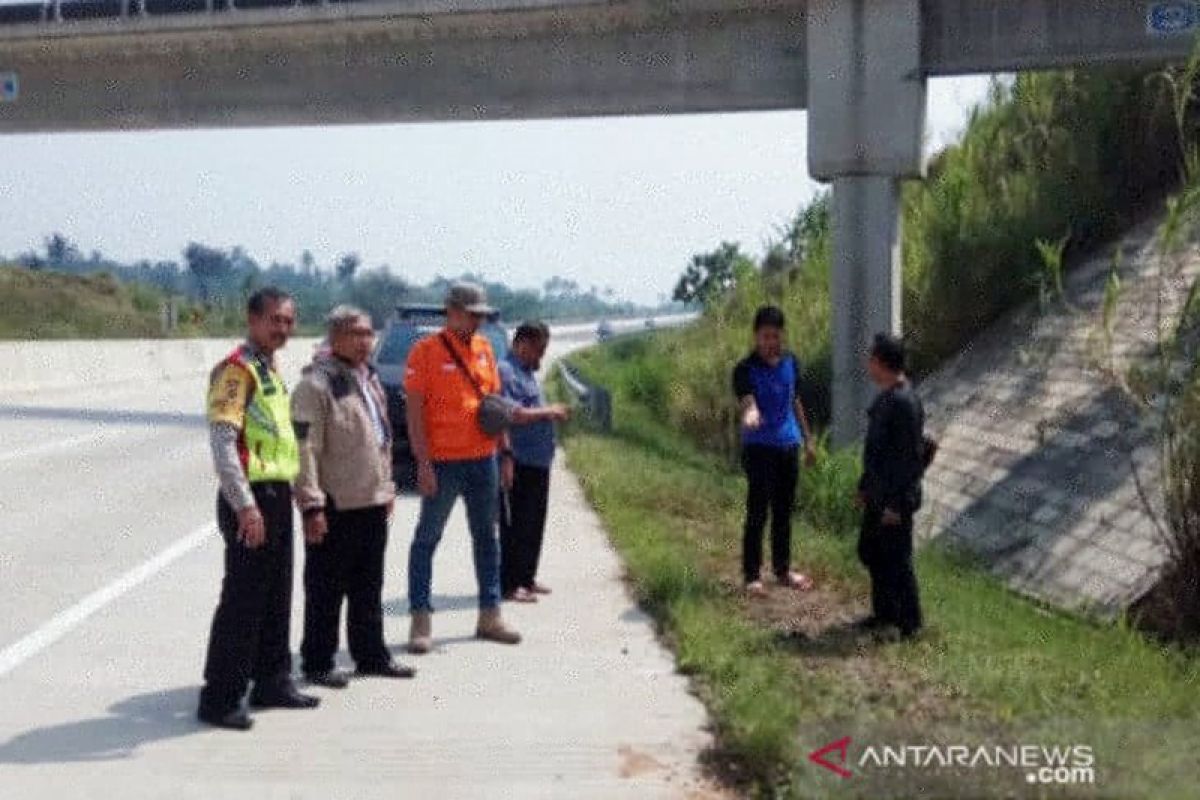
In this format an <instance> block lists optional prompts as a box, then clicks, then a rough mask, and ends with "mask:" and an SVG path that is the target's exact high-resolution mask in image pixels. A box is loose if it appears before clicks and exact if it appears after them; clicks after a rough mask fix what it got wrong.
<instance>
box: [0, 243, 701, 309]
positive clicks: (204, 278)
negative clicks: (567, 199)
mask: <svg viewBox="0 0 1200 800" xmlns="http://www.w3.org/2000/svg"><path fill="white" fill-rule="evenodd" d="M180 255H181V259H180V260H179V261H165V260H164V261H149V260H140V261H135V262H133V263H123V262H120V261H116V260H114V259H111V258H106V257H105V256H104V255H103V254H102V253H100V252H99V251H97V250H93V251H92V252H91V253H90V255H85V254H84V252H83V251H82V250H81V249H80V248H79V247H78V245H76V244H75V243H74V242H72V241H71V240H70V239H68V238H67V237H66V236H64V235H63V234H62V233H57V232H56V233H53V234H51V235H50V236H47V237H46V238H45V240H44V242H43V248H42V250H40V251H29V252H26V253H22V254H20V255H18V256H17V257H16V258H14V259H12V261H13V262H14V263H16V264H18V265H20V266H24V267H26V268H28V269H33V270H38V269H51V270H55V271H57V272H65V273H73V274H92V273H101V272H103V273H108V274H110V275H112V276H114V277H115V278H117V279H118V280H120V281H122V282H124V283H132V284H139V285H146V286H152V287H154V288H155V289H157V290H159V291H160V292H162V293H163V294H164V295H167V296H170V297H176V298H181V299H184V300H186V301H187V302H189V303H191V304H193V305H194V306H195V307H196V308H197V309H199V311H197V312H196V313H203V314H208V315H210V316H214V317H225V316H228V317H229V318H230V319H231V320H234V321H236V319H237V318H238V316H239V314H240V310H241V308H242V303H243V302H244V301H245V298H246V297H248V296H249V295H250V293H252V292H253V291H254V290H255V289H257V288H259V287H261V286H266V285H274V286H279V287H282V288H284V289H286V290H288V291H289V292H291V293H292V294H293V295H294V296H295V297H296V300H297V303H298V305H299V309H300V323H301V324H302V325H306V326H311V325H316V324H319V323H320V322H321V320H322V318H323V316H324V314H325V313H326V312H327V311H328V310H329V308H331V307H332V306H333V305H335V304H337V303H341V302H346V303H353V304H354V305H357V306H360V307H362V308H364V309H366V310H367V311H369V312H370V313H371V315H372V317H373V318H374V320H375V322H376V324H380V325H381V324H382V323H383V322H384V321H385V320H386V319H387V317H388V316H389V315H390V314H391V313H392V311H393V309H394V308H395V307H396V306H397V305H398V304H401V303H440V302H441V300H442V297H443V296H444V295H445V290H446V288H447V287H448V286H449V285H450V284H451V283H453V282H454V281H457V280H471V281H474V282H476V283H480V284H482V285H483V286H484V287H485V288H486V289H487V292H488V297H489V299H490V301H491V302H492V304H493V305H495V306H496V307H497V308H499V309H500V311H501V314H502V315H503V317H504V318H505V319H510V320H518V319H526V318H535V317H536V318H541V319H595V318H599V317H616V316H633V315H637V314H646V313H659V312H662V311H667V310H674V309H676V308H678V305H677V304H669V303H666V302H665V298H664V302H663V303H661V304H660V306H659V307H657V308H647V307H644V306H638V305H636V304H633V303H629V302H624V301H618V300H617V299H616V295H615V292H614V291H613V290H612V289H611V288H599V287H597V286H589V287H586V288H585V287H583V286H581V285H579V284H578V283H577V282H576V281H573V280H570V279H567V278H563V277H559V276H553V277H551V278H549V279H548V280H546V281H545V283H544V284H543V285H542V287H541V288H540V289H514V288H511V287H509V286H507V285H506V284H504V283H502V282H499V281H496V280H489V279H488V278H487V277H486V276H484V275H482V274H478V273H464V274H461V275H454V276H439V277H437V278H435V279H434V280H433V281H430V282H428V283H427V284H424V285H421V284H417V283H413V282H409V281H407V280H405V279H404V278H403V277H402V276H400V275H398V274H396V272H395V271H393V270H392V269H391V268H390V267H388V266H387V265H380V266H376V267H373V268H364V267H363V262H362V259H361V258H360V257H359V255H358V254H357V253H346V254H344V255H342V256H340V257H338V258H337V260H336V261H335V262H334V263H333V264H330V265H327V266H326V265H320V264H318V263H317V260H316V259H315V258H314V257H313V254H312V253H311V252H309V251H307V250H306V251H304V252H303V253H301V255H300V258H299V261H298V263H294V264H292V263H280V262H272V263H271V264H269V265H266V266H264V265H262V264H260V263H259V262H258V261H256V260H255V259H254V258H253V257H251V256H250V254H249V253H248V252H247V251H246V250H245V249H244V248H242V247H237V246H235V247H232V248H229V249H224V248H220V247H213V246H211V245H207V244H203V243H200V242H190V243H188V245H187V246H186V247H185V248H184V249H183V251H182V253H181V254H180ZM0 261H3V259H0Z"/></svg>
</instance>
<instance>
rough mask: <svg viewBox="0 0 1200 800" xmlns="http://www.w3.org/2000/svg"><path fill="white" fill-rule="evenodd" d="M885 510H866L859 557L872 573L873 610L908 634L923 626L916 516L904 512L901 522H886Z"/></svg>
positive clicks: (874, 613) (880, 617)
mask: <svg viewBox="0 0 1200 800" xmlns="http://www.w3.org/2000/svg"><path fill="white" fill-rule="evenodd" d="M882 516H883V510H882V509H878V508H875V509H872V508H868V509H867V510H866V511H865V512H864V513H863V522H862V529H861V531H860V532H859V537H858V557H859V559H860V560H861V561H862V563H863V565H864V566H866V568H867V571H868V572H870V574H871V613H872V614H873V615H874V616H875V617H876V618H878V619H879V620H881V621H883V622H887V623H890V624H892V625H895V626H896V627H898V628H899V629H900V630H901V631H903V632H904V633H914V632H916V631H917V630H919V629H920V628H921V624H922V620H921V600H920V596H919V594H918V591H917V573H916V571H915V570H914V569H913V518H912V514H903V515H902V516H901V519H900V524H899V525H883V524H882V522H881V521H880V520H881V517H882Z"/></svg>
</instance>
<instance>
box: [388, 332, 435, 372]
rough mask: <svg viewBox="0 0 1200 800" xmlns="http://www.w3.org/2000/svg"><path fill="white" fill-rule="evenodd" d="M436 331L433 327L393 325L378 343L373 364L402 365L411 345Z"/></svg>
mask: <svg viewBox="0 0 1200 800" xmlns="http://www.w3.org/2000/svg"><path fill="white" fill-rule="evenodd" d="M437 330H438V328H437V326H434V325H393V326H392V327H391V328H389V329H388V332H387V333H386V334H385V335H384V338H383V341H381V342H380V343H379V350H378V351H377V352H376V353H375V363H376V364H389V365H390V364H396V365H403V364H404V362H405V361H406V360H407V359H408V352H409V351H410V350H412V347H413V345H414V344H416V343H417V342H419V341H420V340H421V339H424V338H425V337H426V336H428V335H429V334H431V333H437Z"/></svg>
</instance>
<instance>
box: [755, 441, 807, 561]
mask: <svg viewBox="0 0 1200 800" xmlns="http://www.w3.org/2000/svg"><path fill="white" fill-rule="evenodd" d="M742 467H743V468H744V469H745V470H746V480H747V491H746V525H745V529H744V531H743V533H742V575H743V577H744V578H745V579H746V582H747V583H750V582H751V581H756V580H758V579H759V577H760V575H759V573H760V572H761V570H762V540H763V529H764V528H765V527H766V525H767V514H768V512H769V513H770V515H771V566H772V568H773V569H774V571H775V574H776V575H778V576H784V575H787V572H788V570H790V569H791V564H792V508H793V506H795V504H796V482H797V481H798V480H799V478H800V448H799V447H787V448H784V447H767V446H764V445H756V444H750V445H746V446H745V447H744V448H743V449H742Z"/></svg>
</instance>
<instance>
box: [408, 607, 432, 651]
mask: <svg viewBox="0 0 1200 800" xmlns="http://www.w3.org/2000/svg"><path fill="white" fill-rule="evenodd" d="M432 648H433V615H432V614H430V613H429V612H428V611H414V612H413V613H412V626H411V627H410V628H409V631H408V652H410V653H416V654H417V655H423V654H425V653H428V652H429V651H430V650H431V649H432Z"/></svg>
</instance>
